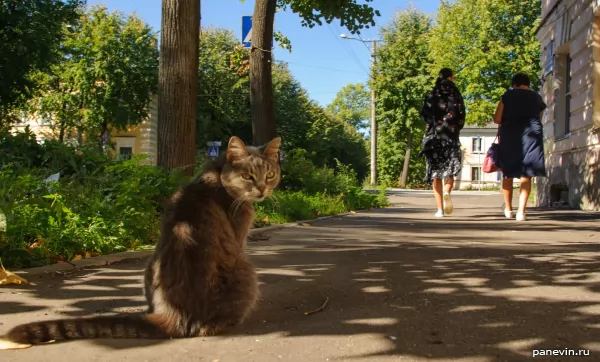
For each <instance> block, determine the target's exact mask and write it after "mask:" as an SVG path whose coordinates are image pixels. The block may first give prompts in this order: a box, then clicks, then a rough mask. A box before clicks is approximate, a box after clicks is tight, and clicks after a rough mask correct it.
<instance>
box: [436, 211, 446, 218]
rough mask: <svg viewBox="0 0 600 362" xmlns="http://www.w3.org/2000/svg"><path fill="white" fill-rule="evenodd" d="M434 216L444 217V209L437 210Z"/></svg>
mask: <svg viewBox="0 0 600 362" xmlns="http://www.w3.org/2000/svg"><path fill="white" fill-rule="evenodd" d="M435 217H444V211H443V210H438V212H436V213H435Z"/></svg>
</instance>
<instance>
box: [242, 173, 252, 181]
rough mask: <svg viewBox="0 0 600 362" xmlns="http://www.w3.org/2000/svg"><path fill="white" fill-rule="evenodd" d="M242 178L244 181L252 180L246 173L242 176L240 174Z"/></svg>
mask: <svg viewBox="0 0 600 362" xmlns="http://www.w3.org/2000/svg"><path fill="white" fill-rule="evenodd" d="M242 178H243V179H244V180H252V176H250V175H248V174H247V173H243V174H242Z"/></svg>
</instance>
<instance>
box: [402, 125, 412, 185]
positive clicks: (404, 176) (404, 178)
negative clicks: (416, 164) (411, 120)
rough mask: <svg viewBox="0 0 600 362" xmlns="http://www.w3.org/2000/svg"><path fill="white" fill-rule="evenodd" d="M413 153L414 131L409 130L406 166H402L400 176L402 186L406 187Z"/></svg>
mask: <svg viewBox="0 0 600 362" xmlns="http://www.w3.org/2000/svg"><path fill="white" fill-rule="evenodd" d="M411 153H412V131H411V130H410V129H409V130H408V139H407V140H406V154H405V156H404V167H403V168H402V176H401V178H400V188H405V187H406V182H407V180H408V166H409V165H410V154H411Z"/></svg>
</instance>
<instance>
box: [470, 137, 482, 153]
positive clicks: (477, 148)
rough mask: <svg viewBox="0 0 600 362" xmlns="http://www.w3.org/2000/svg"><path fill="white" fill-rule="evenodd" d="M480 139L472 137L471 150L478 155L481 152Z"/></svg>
mask: <svg viewBox="0 0 600 362" xmlns="http://www.w3.org/2000/svg"><path fill="white" fill-rule="evenodd" d="M482 149H483V147H482V138H481V137H473V148H472V150H473V151H472V152H473V153H480V152H482Z"/></svg>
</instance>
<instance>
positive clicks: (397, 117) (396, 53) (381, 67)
mask: <svg viewBox="0 0 600 362" xmlns="http://www.w3.org/2000/svg"><path fill="white" fill-rule="evenodd" d="M431 26H432V22H431V19H430V18H429V17H428V16H427V15H426V14H424V13H422V12H420V11H418V10H415V9H409V10H405V11H401V12H398V13H397V14H396V15H395V17H394V18H393V19H392V20H391V22H390V23H389V24H388V25H386V26H384V27H382V37H383V39H384V44H383V45H382V46H380V47H379V50H378V53H377V66H376V71H375V77H374V79H373V80H372V83H373V85H372V86H373V87H375V90H376V94H377V102H376V107H377V108H376V110H377V119H378V137H379V140H378V161H379V162H378V165H377V167H378V174H379V178H380V180H381V181H382V183H384V184H389V185H394V186H395V185H397V184H398V179H399V177H400V173H401V170H402V167H403V163H404V161H405V156H406V150H407V146H408V144H409V135H410V136H411V137H412V138H411V139H410V141H412V139H414V140H415V142H414V143H416V144H419V143H420V139H421V137H422V136H423V131H424V128H425V124H424V123H423V121H422V120H421V117H420V110H421V107H422V105H423V96H424V95H425V93H426V92H427V90H429V88H430V87H431V86H432V78H431V76H430V74H431V72H430V57H429V46H428V40H429V32H430V30H431ZM416 151H418V150H416ZM409 157H410V158H411V159H412V161H413V162H412V164H413V166H414V165H421V166H420V167H422V165H423V162H420V160H419V156H418V152H411V153H410V155H409ZM422 173H423V170H422V169H421V168H415V167H413V168H412V171H411V172H409V174H408V175H407V176H409V175H410V176H409V178H408V182H409V183H413V184H415V183H419V181H420V180H419V177H422Z"/></svg>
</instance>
